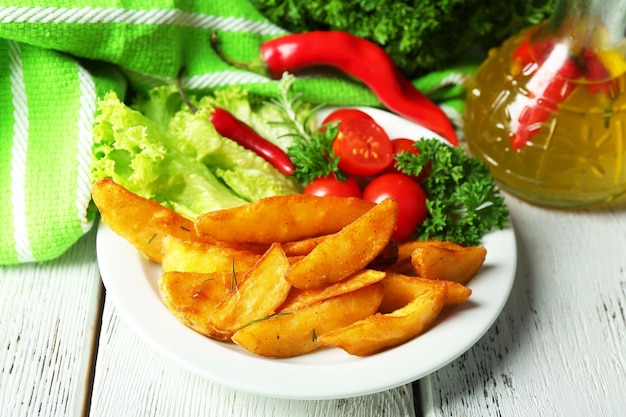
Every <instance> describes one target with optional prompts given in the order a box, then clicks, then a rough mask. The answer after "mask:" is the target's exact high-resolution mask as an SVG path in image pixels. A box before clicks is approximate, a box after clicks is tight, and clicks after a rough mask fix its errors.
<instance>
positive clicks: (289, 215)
mask: <svg viewBox="0 0 626 417" xmlns="http://www.w3.org/2000/svg"><path fill="white" fill-rule="evenodd" d="M373 206H374V203H372V202H369V201H365V200H361V199H358V198H352V197H332V196H328V197H318V196H314V195H307V194H293V195H286V196H276V197H268V198H264V199H261V200H258V201H255V202H252V203H249V204H245V205H243V206H239V207H234V208H230V209H226V210H216V211H212V212H208V213H203V214H201V215H200V216H198V218H197V219H196V222H195V229H196V232H197V233H198V235H200V236H204V237H210V238H213V239H216V240H220V241H225V242H252V243H266V244H271V243H274V242H280V243H284V242H290V241H295V240H300V239H306V238H309V237H315V236H319V235H326V234H330V233H335V232H337V231H339V230H341V228H342V227H344V226H345V225H347V224H349V223H350V222H352V221H353V220H355V219H357V218H358V217H360V216H361V215H362V214H363V213H365V212H366V211H368V210H369V209H371V208H372V207H373Z"/></svg>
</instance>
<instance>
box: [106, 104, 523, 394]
mask: <svg viewBox="0 0 626 417" xmlns="http://www.w3.org/2000/svg"><path fill="white" fill-rule="evenodd" d="M366 110H367V111H368V112H369V113H370V114H371V115H372V116H374V117H375V118H376V120H377V121H378V122H379V123H380V124H381V125H382V126H383V127H384V128H385V129H386V130H387V132H388V133H389V135H390V136H391V137H399V136H403V137H414V138H420V137H422V136H427V137H432V136H433V134H432V133H431V132H430V131H428V130H426V129H424V128H423V127H421V126H417V125H415V124H413V123H411V122H408V121H406V120H404V119H401V118H399V117H397V116H395V115H392V114H390V113H387V112H384V111H381V110H377V109H366ZM321 116H323V114H322V115H321ZM483 243H484V245H485V246H486V248H487V259H486V261H485V264H484V265H483V267H482V268H481V270H480V272H479V274H478V275H477V276H476V277H474V278H473V279H472V280H471V281H470V283H469V284H468V285H469V287H470V288H471V289H472V296H471V297H470V299H469V301H468V302H466V303H464V304H463V305H461V306H456V307H454V308H451V309H449V310H447V311H446V312H445V313H442V316H441V319H440V320H438V322H437V323H436V325H435V326H433V327H432V328H431V329H430V330H428V331H427V332H426V333H425V334H423V335H421V336H419V337H418V338H416V339H414V340H412V341H410V342H408V343H405V344H404V345H401V346H398V347H396V348H393V349H390V350H388V351H385V352H382V353H379V354H376V355H373V356H370V357H365V358H359V357H353V356H350V355H348V354H346V353H345V352H344V351H342V350H340V349H331V348H328V349H322V350H319V351H317V352H314V353H310V354H307V355H304V356H300V357H296V358H291V359H267V358H262V357H259V356H255V355H252V354H250V353H248V352H247V351H245V350H243V349H241V348H239V347H238V346H236V345H233V344H227V343H222V342H217V341H214V340H211V339H208V338H206V337H204V336H202V335H200V334H198V333H196V332H194V331H193V330H191V329H189V328H187V327H186V326H184V325H183V324H181V323H180V322H179V321H178V320H177V319H176V318H175V317H174V316H173V315H172V314H171V313H170V312H169V311H168V310H167V309H166V308H165V306H164V305H163V304H162V302H161V298H160V296H159V291H158V285H157V281H158V279H159V276H160V273H161V270H160V266H159V265H155V264H153V263H151V262H150V261H147V260H146V259H145V258H144V257H143V256H142V255H140V254H139V253H138V252H137V251H136V250H135V248H134V247H132V246H131V245H130V244H129V243H128V242H126V241H125V240H123V239H122V238H120V237H119V236H117V235H116V234H115V233H113V232H112V231H111V230H110V229H109V228H108V227H107V226H106V225H105V224H104V223H102V222H101V223H100V225H99V229H98V236H97V253H98V263H99V266H100V272H101V276H102V281H103V282H104V285H105V287H106V290H107V297H110V299H111V301H112V302H113V304H114V305H115V306H116V307H117V310H118V312H119V314H120V315H121V316H122V317H123V318H124V319H125V320H126V321H127V322H128V323H129V324H130V325H131V326H132V328H133V329H134V330H135V331H136V332H137V333H138V334H139V335H140V337H142V338H143V339H144V340H146V341H147V342H148V343H149V344H150V345H152V346H153V347H154V348H155V349H156V350H157V351H159V352H161V353H162V354H163V355H165V356H166V357H168V358H170V359H171V360H173V361H174V362H176V363H178V364H179V365H181V366H183V367H184V368H187V369H188V370H190V371H191V372H194V373H196V374H198V375H200V376H203V377H206V378H207V379H209V380H211V381H213V382H215V383H218V384H221V385H224V386H228V387H231V388H234V389H237V390H241V391H246V392H249V393H253V394H259V395H266V396H271V397H278V398H287V399H334V398H346V397H352V396H358V395H365V394H371V393H374V392H379V391H383V390H386V389H390V388H393V387H397V386H400V385H403V384H405V383H408V382H411V381H414V380H417V379H420V378H422V377H424V376H426V375H428V374H430V373H432V372H434V371H436V370H437V369H439V368H441V367H443V366H445V365H446V364H448V363H450V362H451V361H453V360H454V359H456V358H457V357H459V356H460V355H461V354H463V353H464V352H465V351H467V350H468V349H469V348H470V347H471V346H473V345H474V344H475V343H476V342H477V341H478V340H479V339H480V338H481V336H483V335H484V333H485V332H486V331H487V330H488V329H489V328H490V327H491V325H492V324H493V323H494V321H495V320H496V318H497V317H498V315H499V314H500V312H501V311H502V308H503V307H504V305H505V303H506V300H507V299H508V297H509V293H510V291H511V287H512V285H513V281H514V278H515V268H516V260H517V250H516V243H515V235H514V232H513V229H512V227H508V228H506V229H505V230H498V231H495V232H492V233H489V234H488V235H487V236H485V238H484V241H483Z"/></svg>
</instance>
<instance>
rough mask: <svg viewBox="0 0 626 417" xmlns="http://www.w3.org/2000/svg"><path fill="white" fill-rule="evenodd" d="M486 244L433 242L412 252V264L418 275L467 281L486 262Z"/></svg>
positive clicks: (462, 282) (463, 282)
mask: <svg viewBox="0 0 626 417" xmlns="http://www.w3.org/2000/svg"><path fill="white" fill-rule="evenodd" d="M486 256H487V249H486V248H485V247H484V246H459V245H454V244H452V243H447V244H445V245H442V244H438V243H436V242H435V243H433V244H427V245H423V246H420V247H418V248H416V249H415V250H414V251H413V252H412V253H411V265H412V266H413V268H414V269H415V272H416V273H417V275H418V276H421V277H424V278H428V279H440V280H445V281H455V282H459V283H461V284H465V283H467V282H468V281H469V280H470V279H471V278H472V277H473V276H474V275H476V273H477V272H478V270H479V269H480V267H481V266H482V264H483V263H484V262H485V258H486Z"/></svg>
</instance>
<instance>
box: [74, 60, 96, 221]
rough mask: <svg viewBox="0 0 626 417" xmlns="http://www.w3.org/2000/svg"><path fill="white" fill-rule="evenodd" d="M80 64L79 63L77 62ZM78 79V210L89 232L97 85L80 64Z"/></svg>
mask: <svg viewBox="0 0 626 417" xmlns="http://www.w3.org/2000/svg"><path fill="white" fill-rule="evenodd" d="M77 65H78V64H77ZM78 80H79V83H80V93H81V94H80V109H79V110H78V143H77V145H78V147H77V157H78V172H77V176H76V210H77V215H78V220H79V221H80V225H81V227H82V229H83V232H87V231H88V230H89V229H90V228H91V225H92V222H91V221H89V219H88V218H87V207H88V206H89V201H90V200H91V182H90V177H89V172H90V171H89V167H90V163H91V153H92V150H91V149H92V145H93V133H92V126H93V123H94V117H95V112H96V99H97V97H96V85H95V83H94V80H93V78H92V77H91V74H89V72H88V71H87V70H86V69H85V68H83V67H82V66H81V65H78Z"/></svg>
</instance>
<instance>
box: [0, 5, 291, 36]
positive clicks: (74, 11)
mask: <svg viewBox="0 0 626 417" xmlns="http://www.w3.org/2000/svg"><path fill="white" fill-rule="evenodd" d="M0 22H2V23H50V22H52V23H74V24H96V23H111V22H113V23H126V24H133V25H175V26H184V27H194V28H204V29H215V30H217V29H219V30H224V31H231V32H252V33H258V34H261V35H280V34H283V33H286V31H285V30H284V29H282V28H280V27H278V26H276V25H274V24H272V23H269V22H259V21H255V20H250V19H246V18H242V17H232V16H212V15H207V14H202V13H191V12H186V11H183V10H180V9H152V10H132V9H130V10H127V9H121V8H102V7H70V8H67V7H39V6H37V7H30V6H20V7H18V6H10V7H6V6H0Z"/></svg>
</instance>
